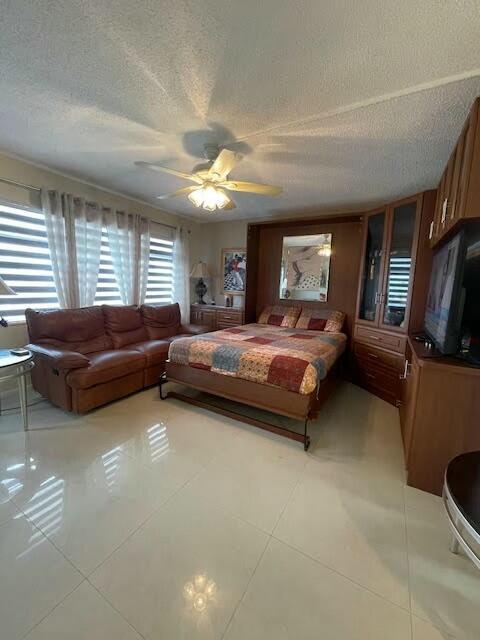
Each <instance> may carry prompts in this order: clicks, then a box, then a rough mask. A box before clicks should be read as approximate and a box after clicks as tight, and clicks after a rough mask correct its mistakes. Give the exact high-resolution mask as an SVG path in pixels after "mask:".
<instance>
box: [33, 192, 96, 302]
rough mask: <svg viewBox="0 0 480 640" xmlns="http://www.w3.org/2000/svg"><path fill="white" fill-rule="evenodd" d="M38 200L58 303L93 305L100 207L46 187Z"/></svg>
mask: <svg viewBox="0 0 480 640" xmlns="http://www.w3.org/2000/svg"><path fill="white" fill-rule="evenodd" d="M41 202H42V210H43V213H44V215H45V227H46V231H47V238H48V248H49V251H50V258H51V261H52V271H53V279H54V281H55V289H56V291H57V296H58V303H59V306H60V308H61V309H72V308H75V307H83V306H89V305H92V304H93V302H94V300H95V291H96V289H97V280H98V268H99V264H100V249H101V234H102V212H101V208H100V207H99V206H97V205H87V204H86V203H85V200H84V199H83V198H75V197H74V196H72V195H71V194H69V193H62V194H60V193H59V192H58V191H48V190H47V189H42V190H41Z"/></svg>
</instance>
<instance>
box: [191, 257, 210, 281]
mask: <svg viewBox="0 0 480 640" xmlns="http://www.w3.org/2000/svg"><path fill="white" fill-rule="evenodd" d="M211 275H212V273H211V271H210V268H209V266H208V265H207V263H206V262H202V261H201V260H199V261H198V262H197V264H195V265H194V266H193V268H192V270H191V271H190V277H191V278H210V276H211Z"/></svg>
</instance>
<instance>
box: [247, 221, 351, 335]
mask: <svg viewBox="0 0 480 640" xmlns="http://www.w3.org/2000/svg"><path fill="white" fill-rule="evenodd" d="M361 229H362V217H361V215H355V216H352V215H349V216H336V217H322V218H316V219H308V220H292V221H288V222H286V221H282V222H280V221H278V222H272V223H259V224H250V225H249V226H248V235H247V261H248V262H247V287H246V295H245V321H246V322H255V321H256V319H257V318H258V315H259V314H260V312H261V310H262V309H263V307H265V306H266V305H269V304H280V305H287V306H288V305H292V304H296V305H299V306H303V307H315V308H324V309H338V310H340V311H344V312H345V313H346V314H347V322H346V332H347V333H348V335H351V333H352V328H353V322H354V318H355V306H356V300H357V285H358V270H359V268H360V257H361V249H362V246H361V237H362V236H361ZM317 233H331V234H332V256H331V262H330V278H329V287H328V299H327V301H326V302H310V301H305V302H304V301H298V300H297V301H289V300H280V298H279V281H280V265H281V258H282V245H283V237H284V236H291V235H308V234H317Z"/></svg>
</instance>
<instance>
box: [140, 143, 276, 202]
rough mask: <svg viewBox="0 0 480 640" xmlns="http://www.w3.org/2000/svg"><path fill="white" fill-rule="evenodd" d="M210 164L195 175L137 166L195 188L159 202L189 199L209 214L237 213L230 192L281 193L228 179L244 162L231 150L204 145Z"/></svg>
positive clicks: (158, 166)
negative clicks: (224, 211) (217, 210)
mask: <svg viewBox="0 0 480 640" xmlns="http://www.w3.org/2000/svg"><path fill="white" fill-rule="evenodd" d="M204 150H205V157H206V158H207V163H204V164H200V165H197V166H196V167H194V168H193V172H192V173H184V172H183V171H177V170H176V169H170V168H169V167H161V166H160V165H158V164H152V163H151V162H136V163H135V164H136V165H137V166H139V167H148V168H149V169H154V170H155V171H163V172H164V173H170V174H171V175H174V176H177V177H178V178H184V179H185V180H190V181H191V182H194V183H195V184H194V185H193V186H190V187H183V188H182V189H177V190H176V191H174V192H173V193H168V194H165V195H163V196H158V198H159V199H160V200H164V199H166V198H176V197H177V196H183V195H185V196H187V197H188V199H189V200H190V202H192V203H193V204H194V205H195V206H196V207H202V208H203V209H206V210H207V211H215V209H235V206H236V205H235V203H234V201H233V200H232V199H231V198H230V196H229V195H228V194H227V193H226V191H225V190H227V191H243V192H246V193H256V194H258V195H262V196H278V195H279V194H280V193H282V188H281V187H274V186H272V185H269V184H259V183H257V182H240V181H238V180H228V179H227V176H228V174H229V173H230V171H232V169H233V168H234V166H235V165H236V164H237V163H238V162H239V161H240V160H241V158H242V156H241V155H240V154H238V153H235V152H234V151H230V150H229V149H222V150H220V149H219V147H218V146H217V145H213V144H206V145H204Z"/></svg>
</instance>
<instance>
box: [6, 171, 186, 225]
mask: <svg viewBox="0 0 480 640" xmlns="http://www.w3.org/2000/svg"><path fill="white" fill-rule="evenodd" d="M0 182H6V183H7V184H13V185H14V186H15V187H21V188H22V189H28V190H29V191H38V192H39V193H40V191H41V188H40V187H34V186H33V185H31V184H25V183H24V182H17V180H10V178H0ZM86 204H88V205H90V206H96V205H97V204H98V203H96V202H86ZM104 208H107V209H108V207H104ZM150 220H152V222H156V223H157V224H161V225H163V226H164V227H169V228H170V229H176V228H177V227H176V226H175V225H173V224H167V223H166V222H159V221H158V220H154V219H153V218H150ZM188 233H190V230H188Z"/></svg>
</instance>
